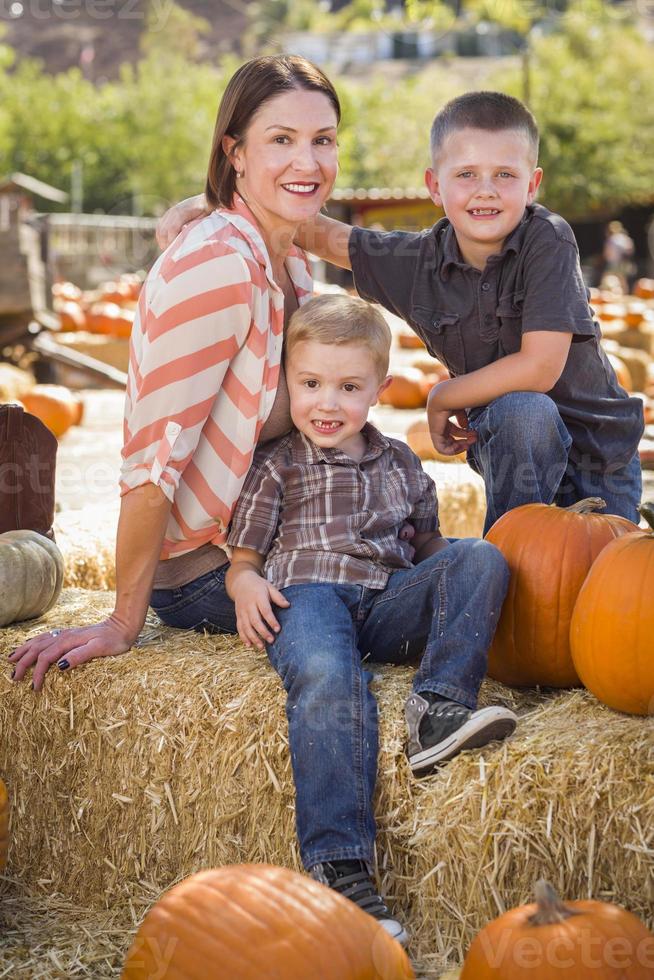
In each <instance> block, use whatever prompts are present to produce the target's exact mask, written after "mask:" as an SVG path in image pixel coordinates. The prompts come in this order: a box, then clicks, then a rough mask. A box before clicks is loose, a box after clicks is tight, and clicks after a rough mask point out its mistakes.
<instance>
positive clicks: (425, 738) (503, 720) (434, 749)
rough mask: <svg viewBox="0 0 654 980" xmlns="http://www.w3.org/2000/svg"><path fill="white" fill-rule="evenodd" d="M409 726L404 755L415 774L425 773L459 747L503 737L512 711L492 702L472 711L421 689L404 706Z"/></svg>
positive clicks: (509, 728)
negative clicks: (407, 741)
mask: <svg viewBox="0 0 654 980" xmlns="http://www.w3.org/2000/svg"><path fill="white" fill-rule="evenodd" d="M404 711H405V715H406V723H407V727H408V729H409V747H408V750H407V755H408V757H409V765H410V766H411V771H412V772H413V774H414V775H415V776H426V775H428V774H429V773H430V772H432V771H433V769H434V768H435V767H436V766H437V765H438V763H439V762H446V761H447V760H448V759H451V758H452V757H453V756H455V755H457V754H458V753H459V752H462V751H463V749H478V748H480V747H481V746H482V745H486V744H487V742H493V741H495V740H496V739H501V738H506V737H507V735H510V734H511V732H513V731H514V730H515V726H516V724H517V722H518V719H517V717H516V715H514V714H513V712H512V711H509V709H508V708H501V707H499V706H493V707H491V708H481V709H480V710H479V711H472V710H471V709H470V708H466V706H465V705H464V704H459V703H458V702H457V701H446V700H445V699H444V698H441V697H440V696H439V695H438V694H432V693H431V692H430V691H423V693H422V694H412V695H411V697H410V698H409V699H408V701H407V703H406V706H405V709H404Z"/></svg>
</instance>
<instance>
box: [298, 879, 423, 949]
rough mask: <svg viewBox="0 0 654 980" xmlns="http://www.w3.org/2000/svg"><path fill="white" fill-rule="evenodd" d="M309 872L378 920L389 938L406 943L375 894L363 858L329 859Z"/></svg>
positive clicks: (397, 925) (401, 927)
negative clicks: (359, 859)
mask: <svg viewBox="0 0 654 980" xmlns="http://www.w3.org/2000/svg"><path fill="white" fill-rule="evenodd" d="M309 874H310V875H311V877H312V878H313V879H314V880H315V881H319V882H320V884H321V885H327V887H328V888H333V889H334V891H336V892H339V894H341V895H343V896H344V897H345V898H349V899H350V901H351V902H354V903H355V905H358V906H359V908H360V909H363V911H364V912H367V913H368V915H371V916H372V917H373V918H374V919H378V920H379V922H380V924H381V925H382V926H383V927H384V929H385V930H386V932H388V933H389V934H390V935H391V936H392V937H393V939H396V940H397V941H398V943H400V945H401V946H406V944H407V943H408V941H409V936H408V934H407V932H406V931H405V929H404V927H403V926H402V924H401V923H400V922H398V920H397V919H394V918H393V916H392V915H391V913H390V912H389V911H388V908H387V907H386V906H385V905H384V900H383V899H382V898H381V896H380V895H378V894H377V889H376V888H375V884H374V882H373V880H372V875H371V873H370V868H369V867H368V865H367V864H366V862H365V861H332V862H331V863H327V862H325V863H323V864H314V866H313V867H312V868H311V870H310V872H309Z"/></svg>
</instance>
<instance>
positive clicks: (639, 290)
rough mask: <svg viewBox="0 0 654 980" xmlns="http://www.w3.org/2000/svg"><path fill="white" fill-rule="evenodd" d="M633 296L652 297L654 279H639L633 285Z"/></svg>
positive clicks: (640, 297)
mask: <svg viewBox="0 0 654 980" xmlns="http://www.w3.org/2000/svg"><path fill="white" fill-rule="evenodd" d="M634 296H638V298H639V299H654V279H639V280H638V282H637V283H636V285H635V287H634Z"/></svg>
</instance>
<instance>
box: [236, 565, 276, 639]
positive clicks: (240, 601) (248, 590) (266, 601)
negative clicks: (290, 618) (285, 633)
mask: <svg viewBox="0 0 654 980" xmlns="http://www.w3.org/2000/svg"><path fill="white" fill-rule="evenodd" d="M232 591H233V598H234V606H235V608H236V627H237V629H238V635H239V636H240V638H241V640H242V641H243V643H245V645H246V646H248V647H256V648H257V650H263V648H264V642H265V643H272V642H273V640H274V639H275V637H274V636H273V633H279V631H280V629H281V627H280V625H279V623H278V622H277V619H276V618H275V614H274V612H273V609H272V603H275V605H276V606H281V607H282V608H283V609H285V608H287V607H288V606H290V602H289V601H288V599H285V598H284V596H283V595H282V593H281V592H280V591H279V589H276V588H275V586H274V585H271V584H270V582H268V581H266V579H265V578H262V577H261V575H257V573H256V572H243V573H241V575H240V576H239V578H238V583H237V584H235V585H234V586H233V589H232Z"/></svg>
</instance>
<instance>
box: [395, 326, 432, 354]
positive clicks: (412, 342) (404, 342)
mask: <svg viewBox="0 0 654 980" xmlns="http://www.w3.org/2000/svg"><path fill="white" fill-rule="evenodd" d="M397 342H398V345H399V346H400V347H402V348H403V349H405V350H424V349H425V347H426V344H425V343H424V341H423V340H421V339H420V337H419V336H418V334H417V333H413V331H412V330H401V331H400V333H398V335H397Z"/></svg>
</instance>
